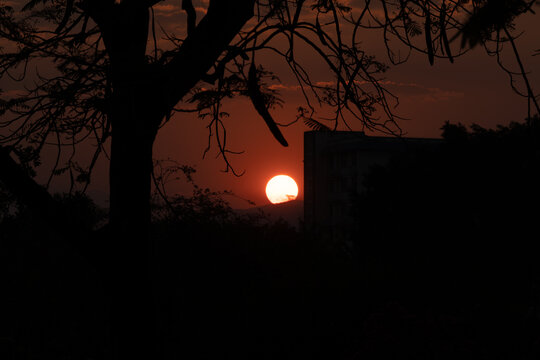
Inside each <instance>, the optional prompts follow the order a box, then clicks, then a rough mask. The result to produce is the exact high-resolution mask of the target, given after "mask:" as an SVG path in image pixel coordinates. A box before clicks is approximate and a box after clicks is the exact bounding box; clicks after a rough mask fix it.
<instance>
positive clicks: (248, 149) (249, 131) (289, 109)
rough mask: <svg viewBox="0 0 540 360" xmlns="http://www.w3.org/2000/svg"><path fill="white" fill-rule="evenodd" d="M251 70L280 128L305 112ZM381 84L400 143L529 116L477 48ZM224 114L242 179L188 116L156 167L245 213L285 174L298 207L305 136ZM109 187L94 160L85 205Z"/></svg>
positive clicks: (176, 10) (536, 43) (272, 60)
mask: <svg viewBox="0 0 540 360" xmlns="http://www.w3.org/2000/svg"><path fill="white" fill-rule="evenodd" d="M355 3H359V1H353V2H351V3H350V4H351V5H353V6H354V5H355ZM194 4H195V6H196V8H197V11H198V15H199V19H200V18H201V17H202V15H203V14H204V9H205V7H206V4H207V1H204V0H201V1H194ZM154 11H155V14H156V20H157V24H158V25H159V26H163V27H164V28H166V29H167V30H168V31H173V32H175V33H176V34H177V35H180V36H181V35H182V34H184V33H185V15H184V13H183V12H182V11H181V9H180V2H179V1H175V2H171V1H164V2H161V3H159V4H157V5H156V6H155V7H154ZM307 16H309V14H308V15H307ZM517 25H518V26H517V31H516V32H515V33H518V32H519V30H525V32H524V33H523V34H522V35H521V36H520V37H519V38H518V39H517V44H518V46H519V48H520V51H521V55H522V57H523V61H524V65H525V67H526V69H527V70H528V71H529V76H530V80H531V84H532V86H533V89H536V92H537V93H540V56H532V55H533V53H534V50H536V49H540V40H538V34H539V33H540V21H538V17H537V16H535V15H532V14H527V15H524V16H522V17H521V18H520V19H519V21H518V24H517ZM158 32H159V31H158ZM158 35H159V34H158ZM382 36H383V34H382V32H381V31H375V30H370V31H366V32H364V33H362V46H363V47H364V48H365V50H366V52H367V53H370V54H373V55H375V56H377V58H378V59H379V60H380V61H383V62H385V63H389V61H388V59H387V57H386V50H385V48H384V44H383V41H382ZM159 41H160V44H161V42H164V40H162V39H160V40H159ZM302 51H304V50H302ZM305 57H306V63H307V64H308V66H309V67H310V69H311V71H312V73H313V75H314V77H315V78H316V80H319V81H328V80H329V79H330V77H329V73H328V72H327V71H326V70H324V68H323V67H322V66H321V63H320V61H318V60H316V58H315V57H314V56H313V54H311V53H308V52H307V50H305ZM503 61H504V62H505V63H506V64H507V65H508V66H509V67H511V68H513V69H516V67H515V65H516V64H515V60H514V58H513V56H512V54H511V52H509V51H505V52H504V53H503ZM257 62H258V63H259V64H262V65H263V66H265V68H268V69H270V70H272V71H275V72H276V74H277V75H278V76H279V78H280V81H279V82H275V83H273V85H274V86H276V87H279V88H280V89H281V97H282V98H283V100H284V104H283V107H282V108H276V109H273V110H272V111H271V113H272V115H273V116H274V119H275V120H276V121H278V122H280V123H289V122H291V121H292V120H294V118H295V115H296V109H297V108H298V106H300V105H302V104H303V103H302V97H301V95H300V92H299V90H298V88H297V86H296V83H295V82H294V79H293V78H292V76H291V74H290V72H288V70H287V67H286V66H285V64H284V63H283V61H281V60H280V59H278V58H277V57H275V56H272V55H270V54H262V55H258V57H257ZM382 83H383V84H384V85H385V86H386V87H387V88H388V89H389V90H391V91H392V92H393V93H394V94H395V95H397V96H398V97H399V103H400V104H399V106H398V107H396V108H395V109H394V112H395V113H396V114H398V115H400V116H402V117H405V118H407V120H402V121H400V123H399V125H400V126H401V128H402V129H403V130H404V133H405V136H410V137H439V136H440V133H441V131H440V129H441V126H442V125H443V124H444V123H445V122H446V121H450V122H452V123H458V122H459V123H463V124H465V125H470V124H472V123H476V124H479V125H482V126H484V127H495V126H496V125H497V124H508V123H509V122H510V121H522V120H523V119H524V118H525V117H526V115H527V102H526V99H524V98H522V97H519V96H518V95H516V94H515V93H514V92H513V91H512V89H511V87H510V83H509V78H508V76H507V75H506V74H505V73H504V72H503V71H502V70H501V69H499V68H498V65H497V63H496V59H495V58H493V57H489V56H487V55H486V53H485V51H484V50H483V49H482V48H481V47H477V48H475V49H473V50H472V51H470V52H469V53H467V54H465V55H464V56H462V57H459V58H456V59H455V63H453V64H451V63H450V62H449V61H448V60H446V59H436V61H435V64H434V65H433V66H430V65H429V63H428V59H427V56H426V55H422V54H418V53H412V55H411V57H410V59H409V60H408V61H407V62H406V63H405V64H402V65H399V66H396V67H391V68H390V69H389V70H388V71H387V72H386V74H385V75H384V79H383V80H382ZM517 85H518V86H521V85H522V84H520V83H518V84H517ZM225 110H226V111H228V112H229V113H230V117H229V118H227V119H226V122H225V125H226V127H227V142H228V148H229V149H230V150H232V151H236V152H241V154H238V155H230V157H229V161H230V163H231V164H232V166H233V167H234V169H235V171H236V172H237V173H243V175H242V176H239V177H238V176H235V175H234V174H233V173H232V172H230V171H229V172H223V169H224V168H225V163H224V161H223V160H222V159H221V158H220V157H219V152H218V151H217V150H216V148H215V144H214V142H212V144H213V146H212V148H211V150H210V151H209V152H208V153H207V154H206V156H205V157H204V158H203V154H204V151H205V149H206V147H207V144H208V130H207V128H206V125H207V122H206V121H205V120H201V119H199V118H198V117H197V116H196V114H176V115H175V116H174V117H173V118H172V119H171V121H169V122H168V123H167V124H166V125H165V126H164V127H163V128H162V129H161V131H160V132H159V134H158V137H157V139H156V142H155V146H154V156H155V158H156V159H173V160H175V161H177V162H179V163H181V164H185V165H190V166H193V167H195V169H196V170H197V172H196V174H195V176H194V179H195V182H196V183H197V184H198V185H199V186H202V187H209V188H210V189H211V190H215V191H223V190H228V191H232V192H233V193H234V194H235V195H236V196H232V197H228V198H227V199H228V200H230V202H231V205H232V206H233V207H236V208H243V207H249V206H252V205H251V204H249V203H248V202H246V201H245V200H244V199H248V200H250V201H252V202H254V203H255V204H256V205H258V206H260V205H266V204H269V201H268V200H267V199H266V195H265V191H264V190H265V186H266V183H267V182H268V180H269V179H270V178H271V177H273V176H274V175H278V174H287V175H289V176H291V177H293V178H294V179H295V180H296V181H297V182H298V185H299V188H300V193H299V198H300V199H302V198H303V133H304V132H305V131H307V130H309V128H308V127H307V126H306V125H304V124H303V123H302V122H297V123H294V124H292V125H290V126H288V127H282V128H281V130H282V132H283V134H284V136H285V138H286V139H287V141H288V142H289V146H288V147H283V146H281V145H280V144H279V143H278V142H277V141H276V140H275V139H274V138H273V136H272V135H271V133H270V132H269V131H268V128H267V127H266V125H265V123H264V121H263V120H262V119H261V118H260V117H259V116H258V115H257V113H256V111H255V110H254V108H253V106H252V104H251V103H250V102H249V101H248V100H247V99H244V98H242V99H234V100H231V101H229V102H227V103H226V104H225ZM351 126H352V127H353V129H359V128H360V126H359V124H354V123H351ZM368 135H382V134H378V133H373V134H368ZM47 176H48V174H47V169H46V166H44V167H43V168H42V169H40V173H39V176H38V181H41V182H44V181H45V180H44V179H46V177H47ZM107 183H108V177H107V163H106V162H105V161H102V162H101V163H100V164H99V166H98V168H97V169H96V174H95V176H94V177H93V182H92V184H91V187H90V188H89V190H88V193H89V194H90V196H92V197H93V198H94V199H95V200H96V201H97V202H98V203H100V204H102V205H106V202H107V201H106V199H107V186H108V185H107ZM65 186H66V184H65V182H64V181H63V180H62V179H59V180H58V181H57V182H56V183H55V184H54V185H53V189H52V190H53V191H54V190H56V191H62V189H63V188H65ZM186 189H187V188H186V186H185V184H183V183H182V182H181V181H179V182H176V183H175V182H173V183H170V184H169V187H168V190H169V193H174V192H185V191H186Z"/></svg>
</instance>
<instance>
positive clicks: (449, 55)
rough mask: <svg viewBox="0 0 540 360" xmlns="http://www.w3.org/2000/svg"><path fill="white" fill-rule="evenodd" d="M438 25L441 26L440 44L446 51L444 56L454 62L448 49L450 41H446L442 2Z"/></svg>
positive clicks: (444, 10)
mask: <svg viewBox="0 0 540 360" xmlns="http://www.w3.org/2000/svg"><path fill="white" fill-rule="evenodd" d="M439 22H440V27H441V43H442V44H441V45H442V48H443V49H444V51H445V52H446V56H448V60H450V62H451V63H454V57H453V56H452V51H451V50H450V42H449V41H448V36H447V35H446V24H445V22H446V6H445V5H444V3H443V4H442V5H441V15H440V18H439Z"/></svg>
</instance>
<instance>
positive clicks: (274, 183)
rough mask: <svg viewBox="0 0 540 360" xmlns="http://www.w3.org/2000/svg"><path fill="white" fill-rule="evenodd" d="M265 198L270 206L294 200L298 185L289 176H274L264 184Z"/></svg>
mask: <svg viewBox="0 0 540 360" xmlns="http://www.w3.org/2000/svg"><path fill="white" fill-rule="evenodd" d="M266 196H267V197H268V200H270V202H271V203H272V204H279V203H283V202H287V201H291V200H294V199H296V196H298V185H296V182H295V181H294V180H293V178H291V177H290V176H287V175H277V176H274V177H273V178H272V179H270V181H268V184H266Z"/></svg>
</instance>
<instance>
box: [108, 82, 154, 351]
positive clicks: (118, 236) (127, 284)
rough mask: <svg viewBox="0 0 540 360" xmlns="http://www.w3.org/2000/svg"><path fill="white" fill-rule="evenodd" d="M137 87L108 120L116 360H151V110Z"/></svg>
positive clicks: (121, 94) (120, 94) (118, 98)
mask: <svg viewBox="0 0 540 360" xmlns="http://www.w3.org/2000/svg"><path fill="white" fill-rule="evenodd" d="M142 97H143V95H142V94H141V92H140V91H137V86H131V87H125V88H121V89H118V90H117V91H116V93H115V98H114V104H115V105H114V107H115V110H114V112H113V114H112V119H111V120H112V132H113V135H114V136H113V137H112V139H113V140H112V147H111V163H110V236H111V237H110V238H109V239H108V240H109V241H108V244H109V245H108V246H109V249H108V251H110V257H109V261H108V271H107V273H108V279H107V282H108V284H109V293H110V296H111V299H110V300H111V309H110V310H111V331H112V334H111V335H112V340H113V344H112V345H113V354H114V358H115V359H130V360H131V359H134V358H140V359H156V358H157V352H156V351H157V347H156V340H157V338H156V326H155V302H154V298H153V294H154V291H153V279H152V277H153V276H152V271H151V268H152V266H151V264H152V254H153V251H152V242H151V239H150V236H149V227H150V204H149V202H150V192H151V183H150V180H151V171H152V145H153V142H154V139H155V135H156V132H157V127H155V126H154V125H149V124H156V123H157V122H155V121H149V120H151V115H150V112H151V111H150V110H151V108H152V106H151V105H150V103H149V102H148V100H147V99H143V98H142Z"/></svg>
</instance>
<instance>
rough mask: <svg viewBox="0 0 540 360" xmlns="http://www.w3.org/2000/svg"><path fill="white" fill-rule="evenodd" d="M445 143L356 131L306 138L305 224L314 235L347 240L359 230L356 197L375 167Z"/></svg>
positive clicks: (313, 133) (312, 134)
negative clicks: (370, 171) (405, 154)
mask: <svg viewBox="0 0 540 360" xmlns="http://www.w3.org/2000/svg"><path fill="white" fill-rule="evenodd" d="M440 142H441V140H440V139H419V138H396V137H379V136H366V135H364V133H362V132H353V131H308V132H305V133H304V222H305V226H306V230H307V231H308V232H310V233H312V234H314V235H315V236H318V237H322V238H325V239H332V240H336V241H346V240H348V238H349V237H350V235H351V234H352V233H353V230H354V228H355V227H358V226H359V219H355V218H354V217H353V215H352V206H353V204H354V202H355V198H356V196H357V195H358V194H360V193H361V192H362V190H363V188H362V180H363V177H364V175H365V174H366V172H368V171H369V169H370V167H371V166H373V165H375V164H381V165H382V164H385V163H387V162H388V161H389V159H390V158H391V157H392V156H393V155H396V154H399V153H401V152H405V151H411V150H413V149H419V148H426V147H432V146H438V144H440Z"/></svg>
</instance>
